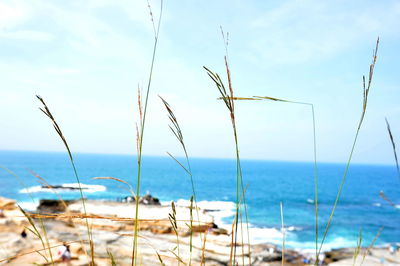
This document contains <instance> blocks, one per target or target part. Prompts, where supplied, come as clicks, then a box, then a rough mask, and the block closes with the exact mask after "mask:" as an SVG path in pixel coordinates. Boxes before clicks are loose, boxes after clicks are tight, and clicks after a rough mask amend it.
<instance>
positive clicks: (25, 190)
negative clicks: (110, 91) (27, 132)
mask: <svg viewBox="0 0 400 266" xmlns="http://www.w3.org/2000/svg"><path fill="white" fill-rule="evenodd" d="M178 159H182V158H178ZM74 161H75V164H76V169H77V172H78V175H79V178H80V181H81V183H82V186H83V187H85V190H84V194H85V197H86V198H88V199H97V200H121V199H122V198H124V197H126V196H129V195H130V192H129V191H128V189H127V187H126V186H125V185H124V184H122V183H120V182H116V181H114V180H101V179H100V180H99V179H93V178H95V177H115V178H119V179H123V180H125V181H127V182H129V183H131V184H132V186H133V187H134V188H135V187H136V175H137V161H136V157H135V156H132V155H105V154H83V153H82V154H81V153H76V154H74ZM182 162H184V160H183V159H182ZM190 162H191V168H192V173H193V179H194V183H195V190H196V194H197V201H198V202H199V205H200V206H201V207H202V208H205V209H208V210H212V214H213V215H214V216H215V219H216V222H217V224H220V225H225V226H226V225H229V224H231V223H232V220H233V217H234V213H235V201H236V168H235V167H236V162H235V160H234V159H207V158H191V159H190ZM241 164H242V170H243V180H244V185H245V186H246V188H247V189H246V206H247V211H248V219H249V225H250V238H251V242H252V243H264V242H265V243H273V244H276V245H280V244H281V243H282V229H281V226H282V224H281V209H280V203H281V202H282V210H283V218H284V227H285V246H286V247H290V248H293V249H302V250H312V249H313V248H315V207H314V173H313V171H314V165H313V163H311V162H310V163H307V162H284V161H262V160H242V161H241ZM4 168H6V169H8V171H7V170H5V169H4ZM344 170H345V164H337V163H319V164H318V177H319V193H318V197H319V215H318V218H319V225H320V227H319V232H320V235H319V239H321V238H322V235H323V232H324V229H325V226H326V223H327V221H328V218H329V214H330V212H331V210H332V206H333V202H334V200H335V197H336V194H337V191H338V188H339V185H340V182H341V179H342V176H343V173H344ZM10 171H11V172H10ZM34 174H37V175H39V176H41V177H42V178H44V179H45V180H46V182H47V183H48V184H50V185H64V186H74V185H75V186H76V178H75V176H74V172H73V168H72V167H71V163H70V161H69V158H68V154H67V153H62V152H25V151H0V196H3V197H7V198H13V199H15V200H17V202H18V203H19V204H20V205H21V206H22V207H23V208H25V209H27V210H34V209H35V208H36V206H37V204H38V202H39V200H40V199H58V196H57V195H56V194H54V192H53V191H52V190H51V189H46V188H42V184H41V183H40V182H39V179H38V178H37V177H35V176H34ZM140 190H141V194H142V195H143V194H146V193H150V194H152V195H153V196H155V197H157V198H159V199H160V200H161V201H162V202H163V203H164V204H165V203H169V202H170V201H175V202H178V203H179V202H185V201H187V200H189V199H190V197H191V196H192V188H191V183H190V178H189V176H188V175H187V173H186V172H185V171H184V170H183V169H182V168H181V166H179V165H178V164H177V163H176V162H175V161H173V160H172V159H171V158H169V157H155V156H144V157H143V161H142V177H141V186H140ZM381 192H383V193H384V195H385V197H386V199H383V197H382V196H380V193H381ZM58 194H59V196H61V197H62V198H63V199H65V200H66V199H77V198H79V197H80V196H79V192H78V191H73V190H69V189H65V190H63V189H61V190H58ZM399 221H400V179H399V177H398V175H397V172H396V168H395V167H394V166H390V165H367V164H351V165H350V169H349V173H348V176H347V178H346V182H345V185H344V188H343V191H342V195H341V198H340V200H339V203H338V205H337V209H336V212H335V214H334V217H333V220H332V223H331V226H330V229H329V232H328V234H327V237H326V241H325V243H324V245H323V250H330V249H334V248H342V247H354V246H356V245H357V241H358V240H359V238H360V231H361V233H362V246H369V245H371V243H372V242H373V240H374V239H375V238H376V237H377V234H378V232H379V236H378V237H377V238H376V241H375V245H376V246H384V245H389V244H394V243H397V242H400V222H399Z"/></svg>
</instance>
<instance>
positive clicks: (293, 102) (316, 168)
mask: <svg viewBox="0 0 400 266" xmlns="http://www.w3.org/2000/svg"><path fill="white" fill-rule="evenodd" d="M233 100H250V101H254V100H256V101H257V100H267V101H275V102H283V103H291V104H300V105H306V106H309V107H310V108H311V116H312V127H313V153H314V154H313V155H314V208H315V254H316V256H317V253H318V235H319V233H318V226H319V225H318V217H319V214H318V163H317V137H316V130H315V112H314V105H313V104H312V103H307V102H298V101H289V100H283V99H279V98H274V97H269V96H253V97H233ZM316 260H317V262H318V257H317V258H316Z"/></svg>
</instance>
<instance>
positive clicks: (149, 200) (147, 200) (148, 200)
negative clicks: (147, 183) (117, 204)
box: [121, 194, 161, 206]
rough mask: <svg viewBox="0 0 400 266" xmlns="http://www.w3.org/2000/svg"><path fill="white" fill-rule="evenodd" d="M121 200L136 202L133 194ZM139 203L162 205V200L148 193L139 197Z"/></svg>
mask: <svg viewBox="0 0 400 266" xmlns="http://www.w3.org/2000/svg"><path fill="white" fill-rule="evenodd" d="M121 202H126V203H132V202H135V198H134V197H132V196H127V197H124V198H122V199H121ZM139 203H140V204H143V205H157V206H159V205H161V203H160V200H159V199H158V198H156V197H153V196H152V195H151V194H146V195H144V196H143V197H139Z"/></svg>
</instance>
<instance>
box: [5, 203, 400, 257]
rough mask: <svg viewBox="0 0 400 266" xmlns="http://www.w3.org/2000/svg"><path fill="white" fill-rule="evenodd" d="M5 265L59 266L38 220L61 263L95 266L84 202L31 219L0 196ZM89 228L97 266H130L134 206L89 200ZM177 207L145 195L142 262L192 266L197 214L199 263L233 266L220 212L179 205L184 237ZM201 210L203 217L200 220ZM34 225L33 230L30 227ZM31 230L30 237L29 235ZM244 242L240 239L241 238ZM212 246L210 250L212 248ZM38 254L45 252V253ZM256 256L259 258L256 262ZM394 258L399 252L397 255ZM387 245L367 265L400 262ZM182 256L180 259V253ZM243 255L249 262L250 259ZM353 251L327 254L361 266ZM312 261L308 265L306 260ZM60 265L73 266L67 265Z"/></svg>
mask: <svg viewBox="0 0 400 266" xmlns="http://www.w3.org/2000/svg"><path fill="white" fill-rule="evenodd" d="M0 209H1V210H2V213H0V214H1V215H0V265H26V264H33V263H36V264H39V265H51V263H49V261H47V262H46V259H45V257H46V258H47V259H48V260H49V258H50V256H49V252H48V250H47V251H43V245H42V243H41V241H40V239H39V238H38V237H37V236H36V235H35V233H34V232H35V230H34V228H33V227H32V221H33V222H34V223H35V225H36V227H37V229H38V230H39V231H40V230H41V229H40V228H41V223H40V220H39V219H38V218H39V217H42V221H43V225H44V227H45V229H46V233H47V238H48V240H49V244H50V246H52V247H53V248H52V249H51V253H52V255H53V259H54V260H57V259H58V257H59V256H58V255H57V251H58V250H59V248H60V246H62V244H63V243H67V244H68V245H69V246H70V249H71V254H72V259H71V261H70V262H69V263H70V264H69V265H88V263H89V261H90V256H89V254H88V252H89V250H90V247H89V244H88V243H87V242H85V241H82V239H87V228H86V219H85V217H84V211H83V205H82V202H81V201H80V200H76V201H64V202H62V201H58V200H42V201H41V204H40V205H39V207H38V210H37V212H35V213H32V214H31V215H32V220H31V222H29V221H28V219H27V218H26V217H25V216H24V214H23V213H22V212H21V210H19V208H18V206H16V203H15V201H13V200H10V199H5V198H0ZM86 210H87V215H88V216H87V217H88V221H89V224H91V227H92V236H93V242H94V250H95V252H94V255H95V261H96V265H111V260H110V254H112V256H113V257H114V259H115V261H116V263H117V265H130V263H131V257H132V244H133V243H132V242H133V241H132V235H133V230H134V223H133V217H134V203H132V202H129V200H128V199H127V200H125V202H112V201H95V200H87V201H86ZM170 213H171V206H165V205H160V202H159V201H158V200H157V199H156V198H154V197H151V196H149V195H146V196H144V197H142V198H141V201H140V212H139V219H140V220H141V222H140V224H139V228H140V233H139V257H140V261H141V264H142V265H160V258H161V260H162V261H163V263H164V264H165V265H177V264H178V259H177V256H179V258H180V259H181V260H182V261H183V263H181V264H184V263H187V262H188V261H189V258H190V246H191V245H190V235H191V233H190V232H191V230H190V226H189V223H190V220H191V218H190V217H193V218H192V224H193V226H192V232H193V239H192V260H191V262H192V265H200V264H201V261H202V258H203V261H204V262H205V265H228V263H229V254H230V242H231V235H230V232H229V230H226V229H224V228H219V227H218V225H217V224H215V223H214V217H213V216H212V212H207V211H206V210H201V209H198V210H192V212H191V211H190V208H188V206H176V220H177V233H178V239H179V247H178V245H177V237H176V234H175V231H174V229H173V227H172V225H171V222H170V220H169V218H168V217H169V214H170ZM197 213H198V216H197ZM24 228H28V229H24ZM22 232H25V234H26V235H25V236H24V234H21V233H22ZM238 242H239V243H240V239H239V241H238ZM204 243H205V247H204ZM35 250H40V254H41V255H40V254H38V252H36V251H35ZM249 252H250V253H251V256H250V257H251V259H249ZM364 252H365V250H364V249H362V250H361V251H360V255H359V256H358V258H357V261H356V265H360V263H361V260H362V259H363V254H364ZM392 253H393V252H392ZM392 253H391V252H389V250H388V249H387V248H373V249H371V250H370V251H369V253H368V255H367V256H366V257H365V260H364V262H363V265H397V264H399V265H400V254H399V253H393V254H392ZM178 254H179V255H178ZM237 254H238V255H237V260H238V262H239V264H240V265H242V264H243V262H244V264H245V265H248V264H250V263H251V264H252V265H281V260H282V252H281V250H280V248H279V247H277V246H274V245H272V244H257V245H251V247H250V248H249V247H248V246H247V245H244V246H243V247H242V246H241V245H238V246H237ZM284 254H285V265H312V263H313V261H312V259H310V258H307V257H306V255H305V254H302V252H298V251H294V250H289V249H285V250H284ZM242 255H243V257H242ZM353 255H354V248H353V249H338V250H333V251H329V252H325V253H324V254H323V257H324V261H323V263H324V265H353ZM307 260H308V261H309V262H308V263H309V264H305V262H306V261H307ZM59 263H60V265H65V263H64V264H63V262H59Z"/></svg>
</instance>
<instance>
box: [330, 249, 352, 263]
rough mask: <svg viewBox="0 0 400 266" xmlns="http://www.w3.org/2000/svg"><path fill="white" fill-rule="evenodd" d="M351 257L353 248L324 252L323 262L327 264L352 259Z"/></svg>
mask: <svg viewBox="0 0 400 266" xmlns="http://www.w3.org/2000/svg"><path fill="white" fill-rule="evenodd" d="M353 255H354V248H353V249H352V248H341V249H333V250H331V251H327V252H325V260H324V262H325V263H327V264H329V263H332V262H336V261H340V260H345V259H349V258H352V257H353Z"/></svg>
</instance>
